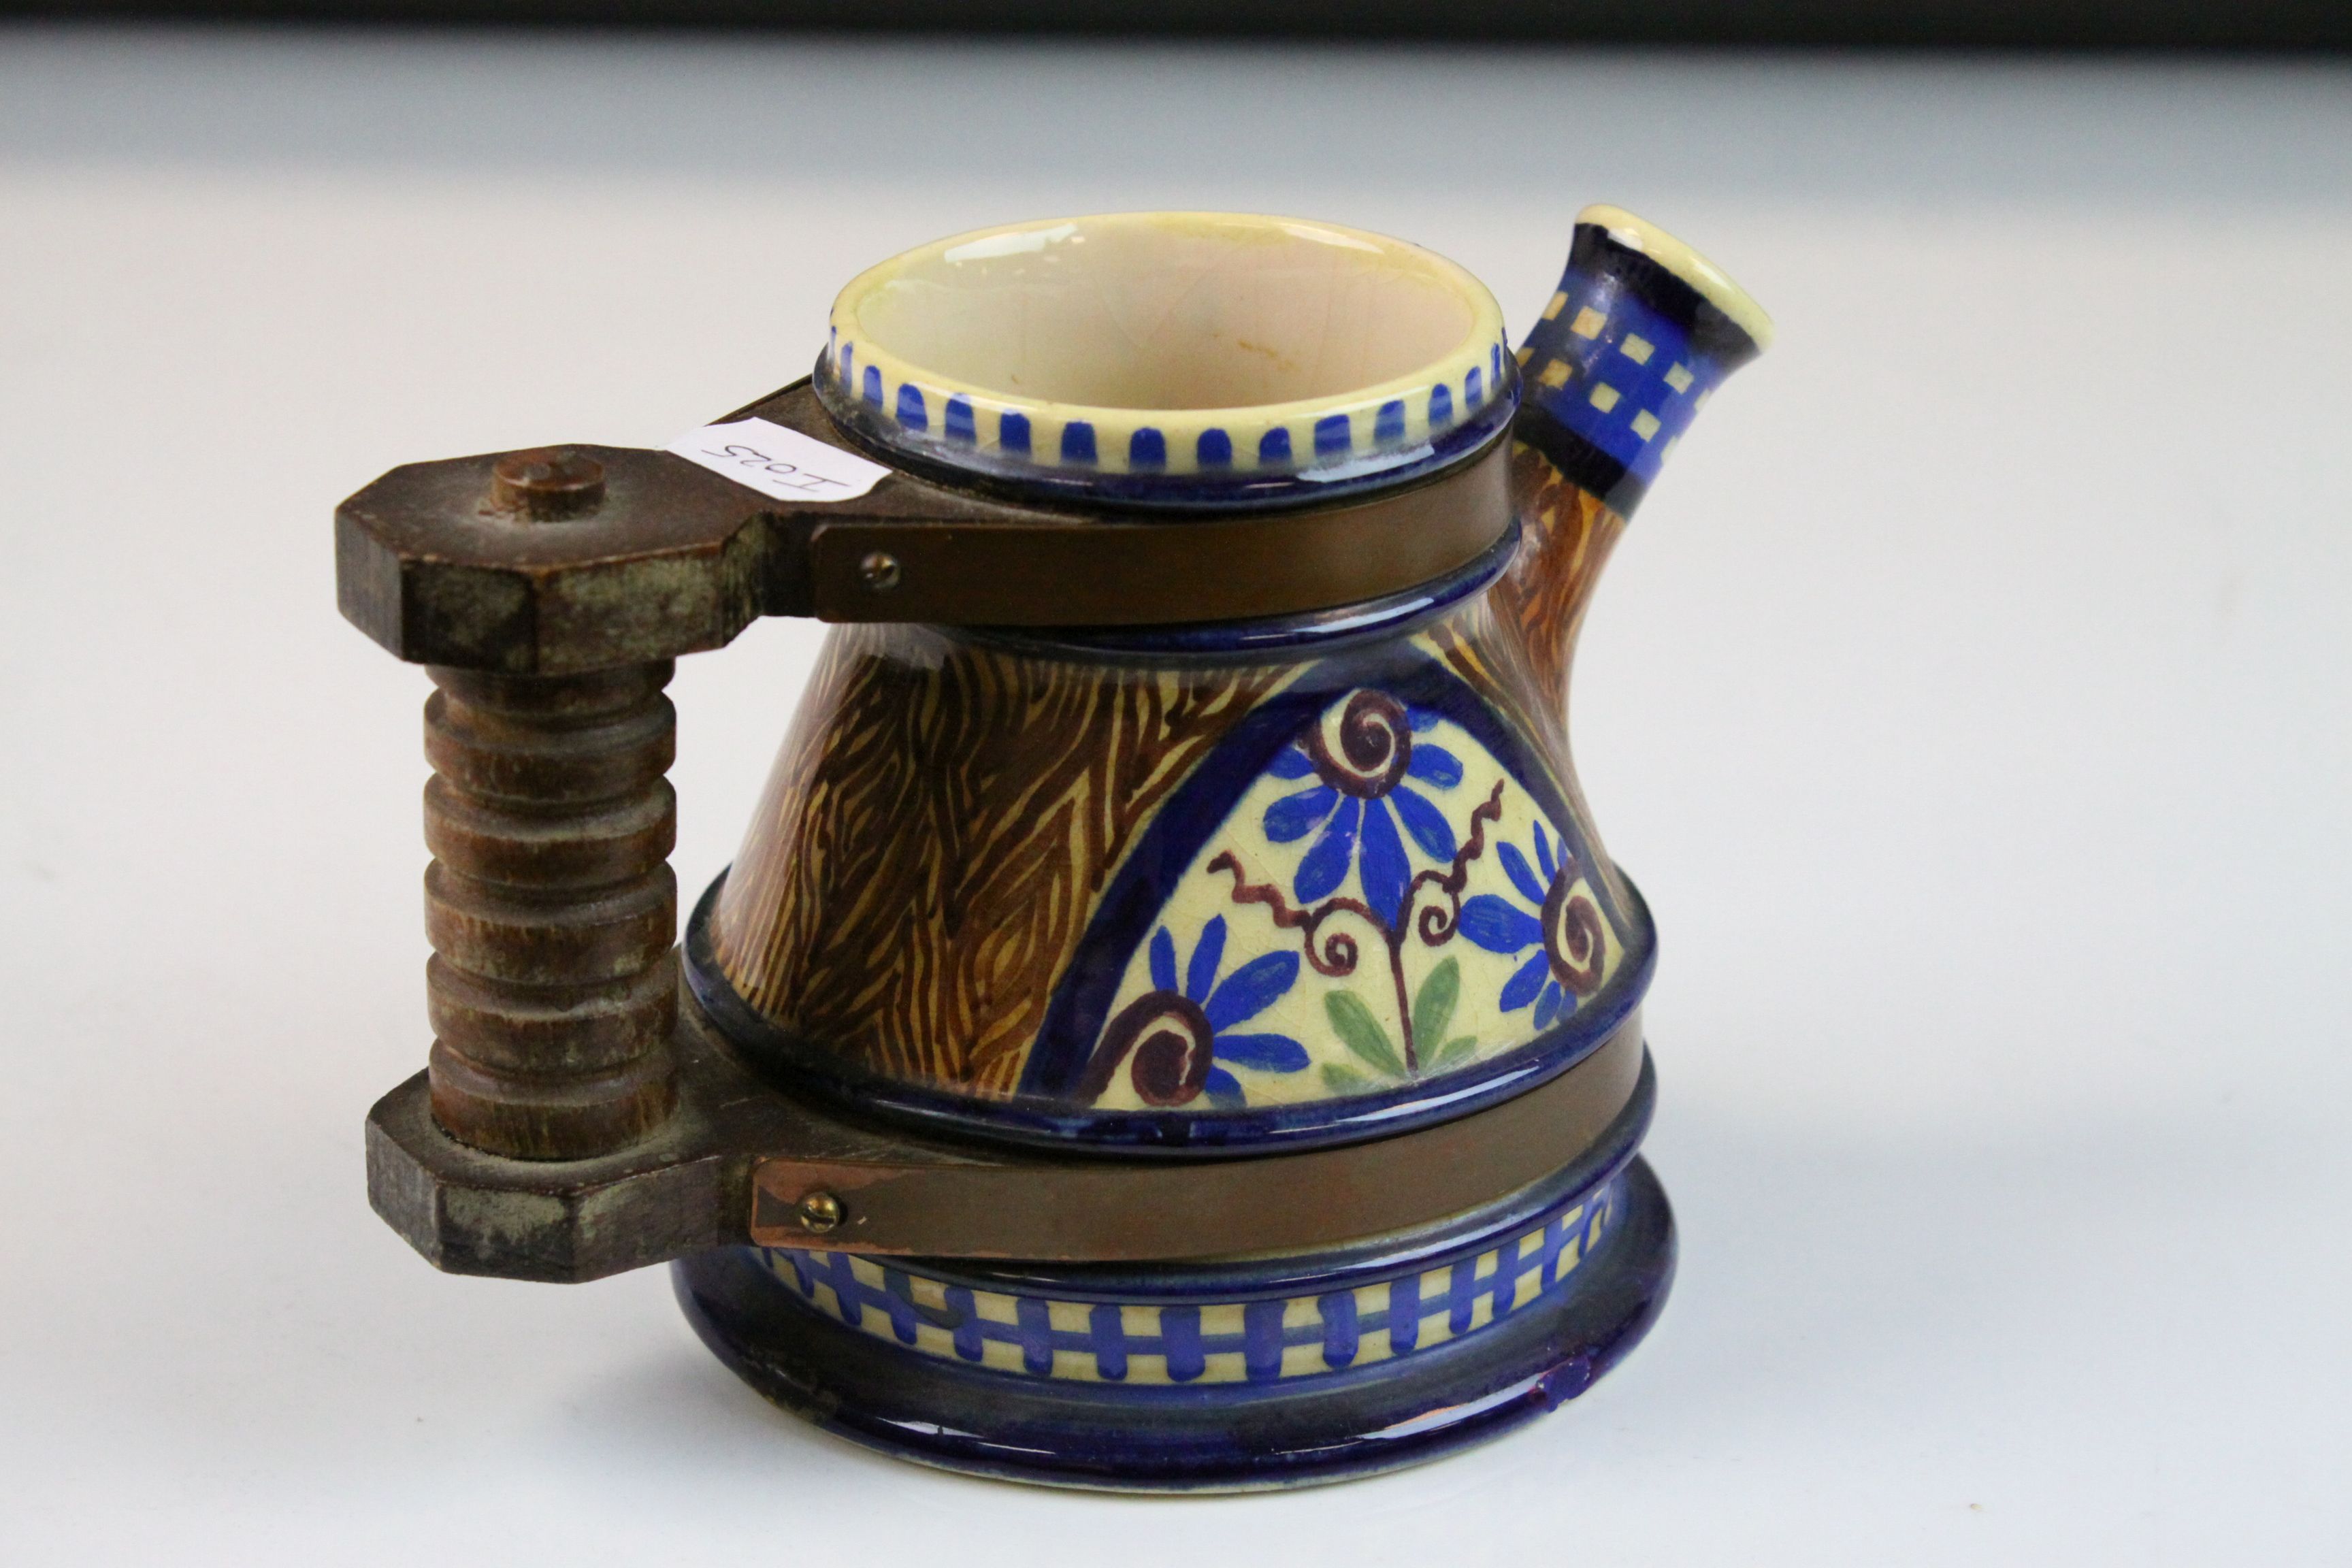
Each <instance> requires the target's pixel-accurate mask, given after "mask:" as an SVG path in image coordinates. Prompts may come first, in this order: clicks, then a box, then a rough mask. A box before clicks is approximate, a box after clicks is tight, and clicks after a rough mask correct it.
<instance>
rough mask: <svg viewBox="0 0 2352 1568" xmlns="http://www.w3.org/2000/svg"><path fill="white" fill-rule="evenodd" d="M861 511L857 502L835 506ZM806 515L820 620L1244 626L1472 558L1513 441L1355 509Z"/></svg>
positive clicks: (1367, 594) (1507, 512)
mask: <svg viewBox="0 0 2352 1568" xmlns="http://www.w3.org/2000/svg"><path fill="white" fill-rule="evenodd" d="M887 493H888V490H887V487H886V488H885V489H884V490H883V491H881V492H877V498H876V499H877V501H878V500H885V499H887ZM805 510H806V512H811V513H813V512H814V510H815V509H814V508H809V509H805ZM858 510H864V508H862V507H860V506H859V505H858V504H857V503H854V502H853V503H849V504H847V505H845V506H842V507H840V508H839V509H837V511H838V512H839V513H853V512H856V511H858ZM812 521H814V523H815V530H814V533H813V534H812V535H811V537H810V572H809V576H810V585H811V590H812V597H813V599H814V610H815V614H816V616H817V617H818V618H819V619H821V620H827V621H928V622H931V623H934V624H938V625H943V626H1138V625H1152V624H1159V625H1166V624H1170V623H1173V622H1188V621H1227V620H1248V619H1254V618H1256V617H1259V616H1284V615H1297V614H1300V613H1303V612H1306V611H1311V610H1323V609H1329V608H1331V607H1333V606H1335V605H1352V604H1360V603H1362V602H1364V601H1366V600H1370V599H1379V598H1383V597H1385V596H1387V595H1391V594H1397V593H1402V592H1403V591H1404V590H1406V589H1408V588H1412V587H1415V586H1418V585H1419V584H1423V583H1427V582H1430V581H1433V579H1436V578H1440V577H1444V576H1445V575H1447V574H1450V573H1453V572H1456V571H1459V570H1460V569H1461V568H1463V567H1465V566H1467V565H1469V564H1470V563H1472V562H1474V561H1475V560H1476V559H1477V558H1478V557H1479V556H1480V555H1481V554H1483V553H1485V552H1486V551H1487V550H1488V549H1490V548H1492V547H1493V546H1494V545H1495V543H1496V542H1497V541H1499V540H1500V539H1501V538H1502V537H1503V535H1504V533H1505V532H1506V531H1507V530H1508V529H1509V527H1510V525H1511V493H1510V443H1509V442H1508V441H1506V440H1498V441H1496V443H1495V444H1494V445H1493V446H1491V447H1487V448H1486V451H1485V452H1483V453H1482V454H1480V455H1479V456H1478V457H1476V458H1472V459H1471V460H1470V461H1468V462H1467V463H1465V464H1464V465H1463V466H1462V467H1460V468H1454V469H1451V470H1449V471H1447V472H1446V473H1444V474H1443V475H1441V476H1439V477H1438V478H1437V479H1432V480H1430V481H1429V482H1427V483H1425V484H1423V485H1421V486H1419V487H1417V488H1415V489H1407V490H1402V491H1398V492H1394V493H1391V494H1387V495H1383V496H1381V498H1380V499H1378V500H1370V501H1366V502H1363V503H1361V504H1360V505H1355V506H1336V507H1324V508H1318V509H1315V510H1305V511H1298V510H1292V511H1261V512H1249V513H1244V514H1242V515H1240V516H1233V517H1216V518H1202V519H1199V520H1181V521H1166V520H1162V521H1151V522H1132V521H1109V520H1108V519H1103V518H1087V517H1084V516H1060V515H1055V514H1053V513H1045V512H1035V511H1027V512H1025V514H1024V511H1021V510H1015V509H1013V508H1003V509H998V510H997V511H996V515H993V516H991V515H988V513H987V512H986V511H985V510H982V509H981V508H978V507H974V508H972V509H971V514H970V515H968V516H966V517H963V518H960V519H951V520H950V519H940V518H926V517H898V518H888V519H884V518H875V517H859V516H854V515H845V516H840V517H839V519H838V521H835V517H834V516H830V515H828V516H817V517H814V518H813V519H812Z"/></svg>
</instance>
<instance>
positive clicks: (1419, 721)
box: [1404, 708, 1445, 735]
mask: <svg viewBox="0 0 2352 1568" xmlns="http://www.w3.org/2000/svg"><path fill="white" fill-rule="evenodd" d="M1444 717H1445V715H1444V714H1443V713H1440V712H1439V711H1437V710H1435V709H1434V708H1408V709H1406V710H1404V721H1405V724H1406V726H1407V727H1408V728H1410V729H1411V730H1412V732H1413V733H1414V734H1416V735H1418V734H1420V733H1421V732H1422V731H1423V730H1429V729H1434V728H1435V727H1436V724H1437V721H1439V720H1440V719H1443V718H1444Z"/></svg>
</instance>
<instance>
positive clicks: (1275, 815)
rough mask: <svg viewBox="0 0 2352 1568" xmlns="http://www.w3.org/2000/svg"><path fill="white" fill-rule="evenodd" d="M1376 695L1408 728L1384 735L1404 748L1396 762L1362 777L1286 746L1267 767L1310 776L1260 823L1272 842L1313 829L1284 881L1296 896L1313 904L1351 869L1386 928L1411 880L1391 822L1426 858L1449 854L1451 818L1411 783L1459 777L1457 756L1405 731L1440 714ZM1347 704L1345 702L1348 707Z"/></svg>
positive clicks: (1423, 727)
mask: <svg viewBox="0 0 2352 1568" xmlns="http://www.w3.org/2000/svg"><path fill="white" fill-rule="evenodd" d="M1383 701H1385V702H1387V703H1388V704H1389V705H1390V707H1391V710H1392V711H1399V710H1401V711H1402V716H1403V718H1404V721H1405V727H1406V729H1407V731H1409V732H1410V733H1409V734H1400V735H1395V736H1393V737H1389V739H1390V740H1391V741H1392V742H1393V743H1395V744H1398V745H1402V746H1404V747H1405V748H1407V755H1406V758H1405V762H1404V766H1403V767H1402V770H1400V771H1394V772H1391V773H1383V774H1367V775H1364V776H1355V775H1346V774H1341V773H1339V771H1338V770H1337V769H1335V768H1334V766H1333V765H1332V764H1330V763H1328V762H1325V763H1318V760H1317V758H1316V756H1315V755H1314V753H1313V752H1311V751H1310V750H1309V749H1308V747H1307V744H1305V743H1300V744H1297V745H1293V746H1291V747H1290V748H1289V749H1288V750H1287V751H1285V752H1282V753H1281V754H1280V755H1278V756H1276V758H1275V759H1274V762H1273V763H1272V764H1270V766H1269V768H1268V771H1269V772H1271V773H1273V774H1274V776H1275V777H1276V778H1284V779H1303V778H1307V777H1310V776H1314V777H1316V781H1317V782H1316V783H1315V784H1312V785H1310V786H1309V787H1307V788H1306V789H1303V790H1299V791H1297V793H1295V794H1292V795H1284V796H1282V797H1281V798H1280V799H1278V800H1276V801H1275V802H1274V803H1273V804H1272V805H1268V806H1267V807H1266V808H1265V836H1266V837H1267V838H1269V839H1271V840H1273V841H1274V842H1275V843H1276V844H1291V843H1296V842H1297V840H1299V839H1301V838H1304V837H1307V835H1308V834H1310V833H1312V834H1314V835H1315V836H1316V837H1315V842H1314V843H1313V844H1312V845H1310V846H1308V847H1307V857H1306V858H1305V859H1303V860H1301V861H1300V862H1299V863H1298V872H1297V877H1296V878H1295V879H1294V880H1293V883H1292V889H1293V891H1294V892H1295V893H1296V894H1297V898H1298V899H1299V900H1300V901H1301V902H1302V903H1309V904H1311V903H1314V902H1316V901H1317V900H1321V899H1324V898H1328V896H1329V895H1330V894H1332V893H1333V892H1335V891H1337V890H1338V889H1339V886H1340V884H1342V883H1343V882H1345V881H1346V880H1347V879H1348V873H1349V869H1350V868H1353V869H1354V871H1355V873H1356V876H1357V879H1358V881H1359V882H1360V885H1361V886H1362V888H1363V890H1364V901H1365V903H1366V904H1368V905H1369V906H1370V908H1371V910H1372V911H1373V912H1374V913H1375V914H1377V915H1378V916H1379V917H1380V919H1381V921H1383V922H1384V923H1385V924H1387V925H1388V926H1389V927H1390V928H1391V929H1394V927H1395V926H1396V923H1397V917H1398V913H1399V910H1400V909H1401V906H1402V904H1403V902H1404V895H1405V890H1406V889H1407V888H1408V887H1409V886H1410V885H1411V884H1412V866H1411V864H1410V863H1409V862H1408V861H1407V860H1406V858H1405V850H1404V839H1403V837H1401V836H1400V835H1399V833H1398V831H1397V829H1398V827H1399V826H1402V828H1403V829H1404V833H1405V834H1406V835H1410V836H1411V837H1412V841H1413V843H1415V844H1416V845H1419V846H1420V847H1421V850H1422V852H1423V854H1425V855H1427V856H1428V857H1429V858H1431V859H1433V860H1435V861H1437V862H1439V863H1440V864H1446V863H1449V862H1451V861H1452V860H1453V858H1454V850H1455V848H1456V841H1455V838H1454V825H1453V824H1451V823H1449V822H1448V821H1446V820H1445V815H1444V813H1443V812H1442V811H1440V810H1439V809H1438V808H1437V806H1436V805H1435V804H1434V803H1433V802H1432V801H1431V800H1430V799H1429V797H1428V796H1427V795H1423V794H1422V793H1421V789H1420V788H1417V787H1415V785H1416V784H1419V785H1423V786H1426V787H1429V788H1432V789H1441V790H1445V789H1452V788H1453V787H1454V785H1456V784H1460V783H1461V782H1462V761H1461V759H1460V758H1458V757H1456V756H1455V755H1454V753H1453V752H1449V751H1447V750H1446V749H1445V748H1444V747H1443V746H1439V745H1433V744H1431V743H1429V742H1416V741H1413V740H1412V739H1411V738H1410V735H1412V734H1423V733H1425V732H1427V731H1429V730H1430V729H1431V728H1432V727H1433V725H1435V724H1436V723H1437V721H1438V719H1439V717H1440V715H1438V714H1436V713H1433V712H1431V711H1429V710H1426V709H1422V708H1400V707H1399V705H1395V704H1394V703H1393V700H1386V699H1383ZM1352 709H1353V705H1352V704H1351V714H1352ZM1408 780H1410V781H1412V782H1411V783H1408V782H1407V781H1408Z"/></svg>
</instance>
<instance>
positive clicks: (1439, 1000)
mask: <svg viewBox="0 0 2352 1568" xmlns="http://www.w3.org/2000/svg"><path fill="white" fill-rule="evenodd" d="M1461 995H1462V963H1461V961H1460V960H1459V959H1455V958H1448V959H1447V960H1446V961H1445V962H1444V963H1441V964H1439V965H1438V966H1437V967H1436V968H1434V969H1433V970H1431V971H1430V972H1429V974H1428V977H1427V978H1426V979H1424V980H1423V981H1422V983H1421V993H1420V994H1418V995H1416V996H1415V997H1414V998H1413V999H1412V1039H1413V1044H1414V1045H1415V1046H1417V1047H1420V1049H1419V1052H1418V1054H1419V1056H1420V1057H1421V1060H1422V1064H1423V1067H1430V1066H1433V1065H1435V1064H1434V1062H1433V1059H1432V1058H1434V1057H1435V1056H1436V1055H1437V1042H1438V1041H1440V1040H1442V1039H1444V1038H1445V1026H1447V1025H1448V1024H1451V1023H1452V1022H1454V1002H1455V1001H1456V1000H1458V999H1459V998H1460V997H1461Z"/></svg>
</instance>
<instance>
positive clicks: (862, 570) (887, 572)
mask: <svg viewBox="0 0 2352 1568" xmlns="http://www.w3.org/2000/svg"><path fill="white" fill-rule="evenodd" d="M857 574H858V575H859V576H860V577H862V578H864V579H865V580H866V586H867V587H868V588H871V589H873V590H874V591H875V592H876V593H877V594H887V593H888V592H889V591H890V590H891V589H893V588H895V587H897V586H898V557H897V556H895V555H893V554H891V553H890V552H887V551H885V550H875V551H869V552H867V553H866V559H865V560H863V561H860V562H859V563H857Z"/></svg>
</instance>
